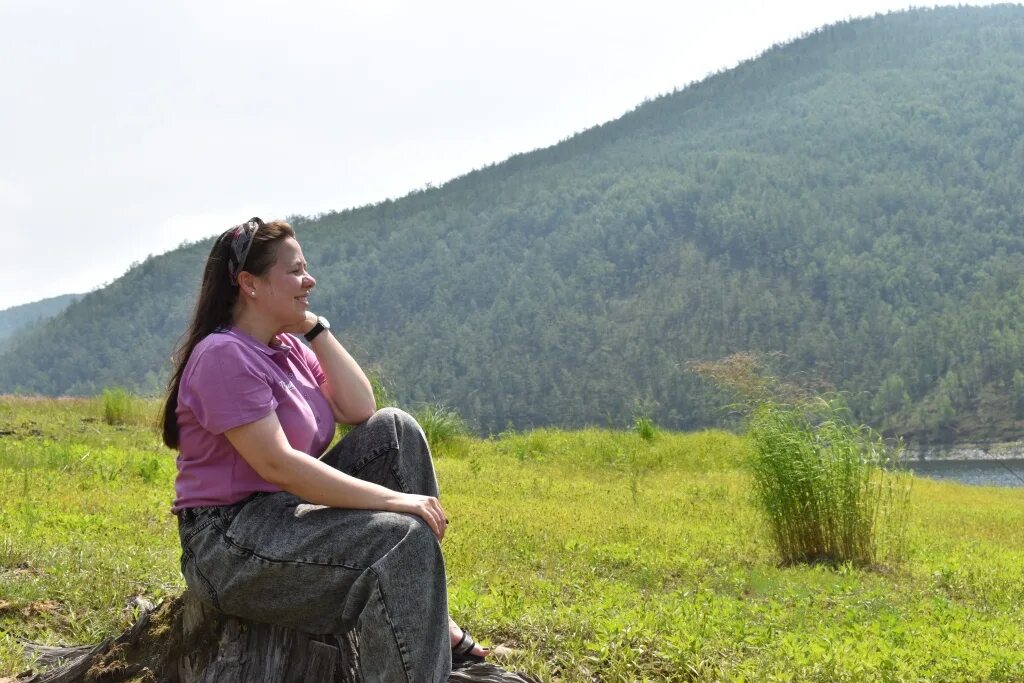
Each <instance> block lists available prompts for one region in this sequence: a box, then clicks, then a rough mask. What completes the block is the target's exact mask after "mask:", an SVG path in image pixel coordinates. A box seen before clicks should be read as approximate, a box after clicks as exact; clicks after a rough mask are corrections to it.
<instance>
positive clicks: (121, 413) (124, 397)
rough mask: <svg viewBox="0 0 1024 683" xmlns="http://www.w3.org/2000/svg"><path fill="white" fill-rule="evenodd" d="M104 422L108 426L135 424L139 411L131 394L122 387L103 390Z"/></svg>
mask: <svg viewBox="0 0 1024 683" xmlns="http://www.w3.org/2000/svg"><path fill="white" fill-rule="evenodd" d="M102 400H103V421H104V422H106V423H107V424H108V425H124V424H130V423H132V422H135V421H136V419H137V415H138V410H137V408H136V406H135V401H134V399H133V398H132V396H131V394H129V393H128V392H127V391H125V390H124V389H122V388H121V387H113V388H110V389H104V390H103V399H102Z"/></svg>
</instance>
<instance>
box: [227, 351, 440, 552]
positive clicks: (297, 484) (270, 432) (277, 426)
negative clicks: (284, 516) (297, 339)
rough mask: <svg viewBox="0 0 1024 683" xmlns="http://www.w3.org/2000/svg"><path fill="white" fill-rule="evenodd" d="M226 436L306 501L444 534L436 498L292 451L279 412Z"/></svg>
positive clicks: (259, 467) (258, 466)
mask: <svg viewBox="0 0 1024 683" xmlns="http://www.w3.org/2000/svg"><path fill="white" fill-rule="evenodd" d="M321 336H323V335H321ZM317 340H319V337H317V339H314V341H317ZM224 435H225V436H226V437H227V438H228V441H230V442H231V445H232V446H234V447H235V450H237V451H238V452H239V454H240V455H241V456H242V457H243V458H244V459H245V461H246V462H247V463H249V465H250V466H251V467H252V468H253V469H254V470H256V473H257V474H259V475H260V476H261V477H263V478H264V479H266V480H267V481H268V482H270V483H271V484H274V485H276V486H280V487H281V488H282V489H284V490H285V491H288V492H289V493H293V494H295V495H296V496H298V497H299V498H302V499H303V500H305V501H308V502H310V503H315V504H318V505H328V506H330V507H336V508H353V509H359V510H388V511H391V512H408V513H412V514H414V515H417V516H418V517H420V518H421V519H422V520H423V521H424V522H426V523H427V525H428V526H430V528H431V530H432V531H433V532H434V535H435V536H437V538H438V540H440V539H442V538H444V532H445V528H446V527H447V525H448V522H447V519H446V518H445V513H444V509H443V508H442V507H441V502H440V501H439V500H438V499H437V498H434V497H432V496H421V495H417V494H413V493H402V492H401V491H393V490H391V489H389V488H387V487H384V486H380V485H378V484H374V483H372V482H369V481H364V480H362V479H359V478H357V477H353V476H350V475H348V474H345V473H344V472H340V471H338V470H336V469H334V468H333V467H331V466H330V465H326V464H324V463H322V462H320V461H319V460H317V459H316V458H312V457H310V456H308V455H306V454H305V453H303V452H301V451H297V450H295V449H294V448H292V447H291V445H290V444H289V443H288V438H287V437H286V436H285V433H284V429H282V428H281V423H280V422H279V421H278V419H277V413H274V412H271V413H270V414H269V415H267V416H266V417H263V418H261V419H259V420H257V421H256V422H250V423H249V424H246V425H242V426H241V427H235V428H234V429H229V430H227V431H226V432H224Z"/></svg>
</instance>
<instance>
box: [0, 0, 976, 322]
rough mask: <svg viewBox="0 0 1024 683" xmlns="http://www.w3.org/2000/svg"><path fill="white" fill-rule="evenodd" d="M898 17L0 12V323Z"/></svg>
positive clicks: (591, 4)
mask: <svg viewBox="0 0 1024 683" xmlns="http://www.w3.org/2000/svg"><path fill="white" fill-rule="evenodd" d="M972 4H987V3H972ZM908 6H909V3H905V2H892V1H888V2H887V1H885V0H877V1H871V0H793V1H787V0H778V1H775V2H764V1H763V0H757V1H742V0H716V2H689V1H681V0H675V1H658V2H655V1H651V0H628V1H627V0H619V1H618V2H604V1H603V0H587V1H577V0H567V1H560V0H543V1H538V0H517V2H514V3H512V2H502V3H493V2H481V1H480V0H471V1H470V0H467V1H461V0H460V1H452V2H449V1H447V0H434V1H432V2H422V0H419V1H413V0H409V1H405V0H401V1H399V0H364V1H362V2H346V1H343V0H322V1H310V2H305V1H303V0H290V1H288V2H283V1H282V2H278V1H276V0H244V1H237V0H197V1H192V0H169V1H165V2H139V1H138V0H87V1H78V0H57V1H52V0H0V97H2V98H3V99H2V104H0V216H2V217H3V218H2V221H0V224H2V228H0V229H2V231H3V236H4V243H5V249H4V252H3V253H4V258H3V267H2V268H0V310H2V309H5V308H9V307H11V306H14V305H17V304H22V303H27V302H31V301H38V300H40V299H43V298H47V297H51V296H56V295H59V294H66V293H72V292H78V293H82V292H88V291H90V290H93V289H96V288H99V287H102V286H104V285H105V284H107V283H109V282H111V281H113V280H115V279H116V278H117V277H119V276H120V275H121V274H123V273H124V272H125V271H126V270H127V269H128V268H129V267H130V266H131V265H132V264H133V263H136V262H140V261H143V260H145V259H146V258H147V257H148V256H150V255H154V254H160V253H163V252H165V251H168V250H171V249H173V248H175V247H177V246H179V245H180V244H182V243H183V242H186V241H193V240H197V239H201V238H204V237H208V236H211V235H215V234H218V233H220V232H223V231H224V230H226V229H227V228H229V227H231V226H232V225H234V224H236V223H239V222H241V221H243V220H246V219H248V218H249V217H250V216H260V217H262V218H264V219H266V220H269V219H272V218H284V217H287V216H292V215H297V214H301V215H316V214H320V213H324V212H327V211H332V210H337V211H340V210H343V209H346V208H351V207H356V206H362V205H366V204H372V203H376V202H379V201H383V200H384V199H388V198H398V197H401V196H404V195H405V194H408V193H409V192H410V191H412V190H415V189H419V188H423V187H424V186H426V185H428V184H431V185H435V186H436V185H441V184H443V183H444V182H445V181H447V180H449V179H451V178H454V177H457V176H460V175H463V174H465V173H468V172H470V171H472V170H473V169H476V168H480V167H482V166H485V165H488V164H491V163H495V162H500V161H502V160H503V159H506V158H508V157H509V156H511V155H513V154H518V153H521V152H526V151H529V150H533V149H537V148H541V147H547V146H549V145H552V144H556V143H557V142H559V141H560V140H564V139H566V138H568V137H570V136H572V135H573V134H575V133H578V132H580V131H583V130H585V129H587V128H591V127H593V126H596V125H599V124H601V123H604V122H606V121H609V120H612V119H615V118H618V117H619V116H621V115H622V114H624V113H626V112H628V111H630V110H632V109H633V108H635V107H636V106H637V105H639V104H640V103H642V102H643V101H644V100H645V99H651V98H654V97H657V96H658V95H661V94H664V93H668V92H672V91H673V90H675V89H680V88H683V87H685V86H686V85H687V84H689V83H692V82H696V81H700V80H702V79H703V78H705V77H706V76H708V75H710V74H712V73H715V72H717V71H721V70H724V69H728V68H731V67H733V66H735V65H736V64H738V63H739V62H741V61H743V60H746V59H750V58H752V57H755V56H757V55H758V54H760V53H761V52H763V51H764V50H766V49H768V48H770V47H771V46H772V45H774V44H778V43H786V42H789V41H791V40H793V39H795V38H798V37H799V36H801V35H804V34H806V33H808V32H811V31H813V30H815V29H817V28H819V27H821V26H824V25H827V24H832V23H835V22H837V21H842V20H845V19H849V18H853V17H862V16H870V15H873V14H875V13H879V12H880V13H885V12H889V11H897V10H901V9H905V8H906V7H908ZM299 238H300V239H301V235H299ZM197 277H198V275H197Z"/></svg>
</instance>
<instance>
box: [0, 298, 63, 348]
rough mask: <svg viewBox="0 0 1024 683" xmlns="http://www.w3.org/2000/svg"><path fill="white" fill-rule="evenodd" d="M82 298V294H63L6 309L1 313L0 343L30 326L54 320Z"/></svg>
mask: <svg viewBox="0 0 1024 683" xmlns="http://www.w3.org/2000/svg"><path fill="white" fill-rule="evenodd" d="M81 298H82V295H81V294H63V295H61V296H55V297H51V298H49V299H42V300H40V301H33V302H32V303H28V304H21V305H19V306H11V307H10V308H5V309H4V310H2V311H0V341H2V340H4V339H7V338H9V337H12V336H14V335H15V334H17V333H18V332H20V331H21V330H23V329H25V328H26V327H28V326H30V325H35V324H36V323H39V322H41V321H43V320H46V319H47V318H52V317H53V316H55V315H57V314H58V313H60V312H61V311H63V310H64V309H65V308H67V307H68V306H70V305H71V304H72V303H74V302H75V301H77V300H79V299H81Z"/></svg>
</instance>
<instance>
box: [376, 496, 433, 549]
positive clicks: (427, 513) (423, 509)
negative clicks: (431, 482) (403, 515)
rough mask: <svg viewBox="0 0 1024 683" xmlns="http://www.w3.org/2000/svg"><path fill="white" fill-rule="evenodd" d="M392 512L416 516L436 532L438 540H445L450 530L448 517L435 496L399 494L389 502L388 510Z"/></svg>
mask: <svg viewBox="0 0 1024 683" xmlns="http://www.w3.org/2000/svg"><path fill="white" fill-rule="evenodd" d="M387 509H388V510H389V511H391V512H409V513H411V514H414V515H416V516H417V517H419V518H420V519H422V520H423V521H424V522H426V523H427V525H428V526H429V527H430V529H431V530H432V531H433V532H434V535H435V536H437V540H439V541H440V540H441V539H442V538H444V532H445V530H446V529H447V528H448V517H447V516H446V515H445V513H444V508H442V507H441V501H439V500H438V499H437V498H434V497H433V496H421V495H419V494H416V493H399V492H396V496H395V498H394V499H393V500H391V501H389V505H388V508H387Z"/></svg>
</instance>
